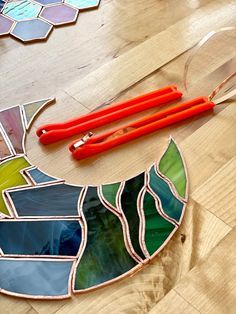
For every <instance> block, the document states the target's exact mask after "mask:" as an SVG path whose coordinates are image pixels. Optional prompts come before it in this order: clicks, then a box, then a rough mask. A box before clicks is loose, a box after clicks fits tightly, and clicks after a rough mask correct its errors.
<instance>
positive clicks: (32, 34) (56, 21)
mask: <svg viewBox="0 0 236 314" xmlns="http://www.w3.org/2000/svg"><path fill="white" fill-rule="evenodd" d="M99 4H100V0H72V1H70V0H13V1H12V0H9V1H7V0H0V37H1V36H5V35H12V36H13V37H15V38H17V39H19V40H21V41H22V42H26V43H27V42H33V41H40V40H46V39H47V38H48V36H49V34H50V32H51V31H52V29H53V26H62V25H68V24H71V23H75V22H76V21H77V18H78V15H79V12H80V11H83V10H88V9H95V8H98V6H99Z"/></svg>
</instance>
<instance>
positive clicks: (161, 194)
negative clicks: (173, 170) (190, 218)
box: [149, 166, 184, 222]
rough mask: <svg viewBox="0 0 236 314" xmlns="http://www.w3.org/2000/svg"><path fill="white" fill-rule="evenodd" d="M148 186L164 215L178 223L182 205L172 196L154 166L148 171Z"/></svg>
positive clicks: (168, 187)
mask: <svg viewBox="0 0 236 314" xmlns="http://www.w3.org/2000/svg"><path fill="white" fill-rule="evenodd" d="M149 185H150V187H151V189H152V190H153V192H154V193H155V194H156V196H157V197H158V198H159V200H160V203H161V206H162V209H163V211H164V213H165V214H166V215H167V216H168V217H170V218H172V219H174V220H175V221H176V222H178V221H180V218H181V216H182V212H183V207H184V203H183V202H182V201H181V200H179V199H178V198H177V197H176V196H175V195H174V194H173V192H172V191H171V189H170V186H169V185H168V183H167V182H166V181H165V180H164V179H163V178H162V177H161V176H160V175H158V174H157V172H156V170H155V166H153V167H152V168H151V170H150V182H149Z"/></svg>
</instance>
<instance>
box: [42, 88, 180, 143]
mask: <svg viewBox="0 0 236 314" xmlns="http://www.w3.org/2000/svg"><path fill="white" fill-rule="evenodd" d="M181 97H182V93H181V92H180V91H179V90H178V89H177V87H176V86H175V85H173V86H167V87H164V88H162V89H159V90H156V91H153V92H151V93H148V94H145V95H142V96H139V97H136V98H133V99H131V100H128V101H125V102H121V103H118V104H115V105H112V106H109V107H106V108H103V109H100V110H98V111H95V112H91V113H89V114H86V115H83V116H80V117H78V118H76V119H73V120H69V121H67V122H64V123H57V124H48V125H44V126H42V127H40V128H39V129H38V130H37V135H38V136H39V140H40V142H41V143H42V144H44V145H47V144H52V143H55V142H58V141H60V140H63V139H66V138H69V137H71V136H73V135H76V134H80V133H82V132H87V131H90V130H93V129H95V128H97V127H100V126H103V125H106V124H108V123H111V122H113V121H116V120H119V119H122V118H124V117H127V116H129V115H132V114H134V113H138V112H140V111H144V110H147V109H150V108H153V107H155V106H158V105H162V104H165V103H169V102H170V101H173V100H176V99H179V98H181Z"/></svg>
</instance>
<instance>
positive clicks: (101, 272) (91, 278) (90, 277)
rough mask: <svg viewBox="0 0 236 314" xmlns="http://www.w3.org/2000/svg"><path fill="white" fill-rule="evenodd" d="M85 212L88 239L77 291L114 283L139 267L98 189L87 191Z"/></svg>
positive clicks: (117, 220) (80, 268) (80, 266)
mask: <svg viewBox="0 0 236 314" xmlns="http://www.w3.org/2000/svg"><path fill="white" fill-rule="evenodd" d="M83 212H84V216H85V219H86V221H87V226H88V236H87V245H86V248H85V251H84V253H83V256H82V258H81V260H80V263H79V266H78V268H77V271H76V280H75V290H80V289H86V288H90V287H93V286H95V285H99V284H101V283H104V282H106V281H108V280H111V279H114V278H116V277H118V276H120V275H122V274H124V273H126V272H127V271H129V270H130V269H132V268H133V267H135V266H136V265H137V263H136V262H135V261H134V260H133V258H132V257H131V256H130V255H129V253H128V251H127V249H126V246H125V243H124V237H123V230H122V226H121V222H120V220H119V219H118V217H117V216H116V215H114V214H113V213H112V212H110V211H109V210H108V209H107V208H106V207H104V206H103V205H102V203H101V202H100V199H99V197H98V194H97V188H95V187H90V188H89V189H88V191H87V194H86V197H85V200H84V204H83Z"/></svg>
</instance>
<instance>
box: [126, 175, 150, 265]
mask: <svg viewBox="0 0 236 314" xmlns="http://www.w3.org/2000/svg"><path fill="white" fill-rule="evenodd" d="M143 186H144V173H141V174H140V175H138V176H136V177H134V178H132V179H130V180H127V181H126V183H125V187H124V190H123V192H122V195H121V207H122V210H123V212H124V214H125V216H126V219H127V221H128V224H129V233H130V238H131V243H132V245H133V247H134V250H135V252H136V253H137V254H138V255H139V256H140V257H141V258H143V259H145V256H144V254H143V251H142V249H141V247H140V244H139V226H140V219H139V215H138V210H137V199H138V195H139V193H140V191H141V189H142V188H143Z"/></svg>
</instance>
